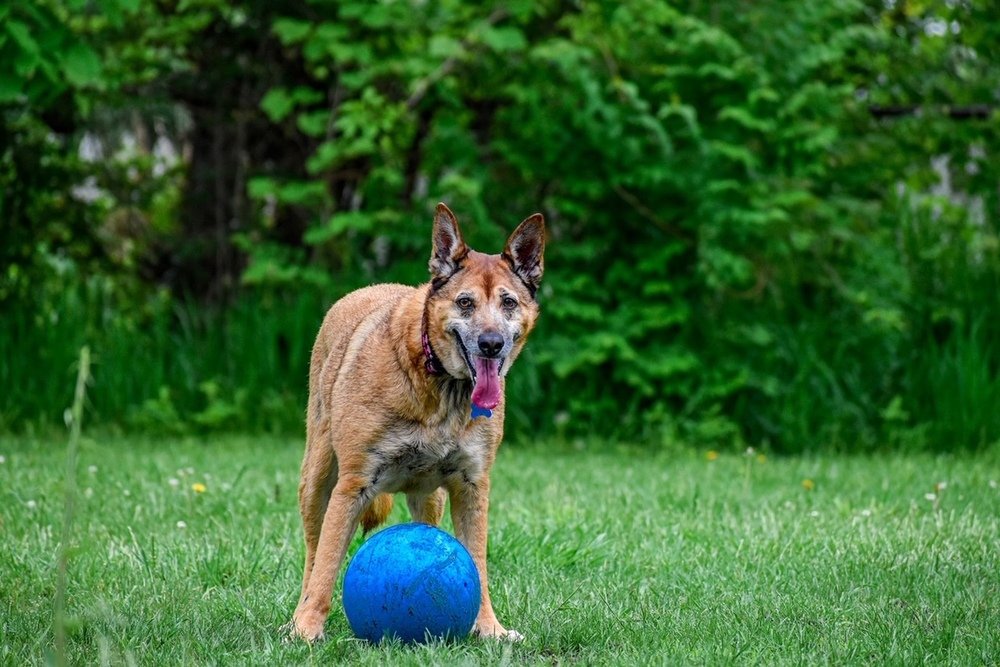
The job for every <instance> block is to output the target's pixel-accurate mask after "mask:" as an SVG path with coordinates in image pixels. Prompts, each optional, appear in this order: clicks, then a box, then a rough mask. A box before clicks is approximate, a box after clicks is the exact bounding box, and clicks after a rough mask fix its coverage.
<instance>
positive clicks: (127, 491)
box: [122, 489, 132, 496]
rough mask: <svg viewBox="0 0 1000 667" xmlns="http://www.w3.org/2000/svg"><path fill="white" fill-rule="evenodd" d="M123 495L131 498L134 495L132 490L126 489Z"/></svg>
mask: <svg viewBox="0 0 1000 667" xmlns="http://www.w3.org/2000/svg"><path fill="white" fill-rule="evenodd" d="M122 493H124V494H125V495H126V496H131V495H132V492H131V491H130V490H128V489H125V490H124V491H122Z"/></svg>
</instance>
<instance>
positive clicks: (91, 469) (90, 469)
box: [87, 466, 97, 475]
mask: <svg viewBox="0 0 1000 667" xmlns="http://www.w3.org/2000/svg"><path fill="white" fill-rule="evenodd" d="M87 472H89V473H90V474H91V475H96V474H97V466H90V467H89V468H87Z"/></svg>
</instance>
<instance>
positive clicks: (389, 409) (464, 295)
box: [290, 204, 545, 642]
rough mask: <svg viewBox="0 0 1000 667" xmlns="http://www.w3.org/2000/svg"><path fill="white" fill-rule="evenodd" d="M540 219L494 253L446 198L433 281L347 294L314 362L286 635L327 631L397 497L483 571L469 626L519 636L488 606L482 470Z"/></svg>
mask: <svg viewBox="0 0 1000 667" xmlns="http://www.w3.org/2000/svg"><path fill="white" fill-rule="evenodd" d="M544 248H545V221H544V219H543V217H542V215H541V214H538V213H536V214H534V215H532V216H530V217H528V218H527V219H525V220H524V221H523V222H522V223H521V224H520V225H519V226H518V227H517V229H516V230H515V231H514V232H513V234H511V236H510V238H509V239H508V240H507V245H506V247H505V248H504V251H503V252H502V253H501V254H499V255H486V254H483V253H479V252H476V251H474V250H472V249H470V248H469V247H468V246H467V245H466V244H465V242H464V241H463V240H462V235H461V232H460V230H459V226H458V220H456V218H455V215H454V214H453V213H452V212H451V211H450V210H449V209H448V207H447V206H445V205H444V204H438V206H437V208H436V209H435V214H434V225H433V233H432V252H431V258H430V277H431V280H430V282H429V283H426V284H424V285H421V286H419V287H408V286H404V285H399V284H381V285H372V286H370V287H365V288H362V289H359V290H357V291H354V292H351V293H350V294H348V295H347V296H345V297H343V298H342V299H340V300H339V301H337V302H336V303H335V304H334V305H333V307H331V308H330V310H329V312H328V313H327V314H326V317H325V319H324V320H323V324H322V326H321V327H320V330H319V335H318V336H317V338H316V344H315V346H314V347H313V351H312V359H311V362H310V369H309V405H308V410H307V417H306V419H307V423H306V451H305V458H304V460H303V462H302V480H301V483H300V485H299V507H300V510H301V512H302V524H303V529H304V533H305V543H306V561H305V572H304V574H303V577H302V594H301V596H300V598H299V603H298V606H297V607H296V609H295V613H294V615H293V617H292V622H291V623H290V626H291V630H292V635H293V636H298V637H300V638H303V639H305V640H307V641H310V642H311V641H317V640H321V639H322V638H323V626H324V624H325V622H326V619H327V616H328V615H329V612H330V606H331V597H332V593H333V586H334V582H335V581H336V579H337V576H338V574H339V571H340V567H341V565H342V564H343V561H344V558H345V555H346V553H347V549H348V547H349V545H350V543H351V541H352V539H353V538H354V534H355V533H356V531H357V528H358V526H359V524H360V525H361V527H362V528H363V529H364V531H365V533H367V532H368V531H370V530H372V529H373V528H375V527H376V526H378V525H379V524H381V523H383V522H384V521H385V520H386V518H387V517H388V515H389V512H390V510H391V509H392V504H393V496H392V494H394V493H405V494H406V504H407V507H408V508H409V510H410V514H411V515H412V517H413V520H414V521H419V522H423V523H427V524H430V525H433V526H436V525H438V524H439V523H440V521H441V517H442V516H443V514H444V507H445V500H446V497H447V499H449V500H450V501H451V517H452V521H453V523H454V526H455V536H456V537H457V538H458V540H459V541H460V542H461V543H462V544H463V545H464V546H465V547H466V548H467V549H468V550H469V553H470V554H471V555H472V558H473V560H474V561H475V563H476V567H477V568H478V570H479V579H480V587H481V590H482V598H481V601H480V606H479V615H478V616H477V618H476V622H475V625H474V626H473V633H474V634H476V635H479V636H481V637H492V638H498V639H512V640H517V639H521V638H522V635H521V634H520V633H518V632H517V631H516V630H507V629H505V628H504V627H503V626H502V625H501V624H500V622H499V621H498V620H497V618H496V615H495V613H494V611H493V605H492V603H491V602H490V593H489V587H488V586H487V576H486V533H487V511H488V508H489V491H490V467H491V466H492V465H493V461H494V459H495V458H496V454H497V449H498V448H499V446H500V441H501V439H502V438H503V424H504V385H505V377H506V375H507V372H508V371H509V370H510V367H511V365H512V363H513V362H514V360H515V359H516V358H517V356H518V354H519V353H520V352H521V349H522V348H523V346H524V343H525V341H526V340H527V337H528V334H529V333H530V332H531V330H532V328H533V327H534V325H535V322H536V320H537V318H538V313H539V307H538V302H537V300H536V296H537V293H538V286H539V281H540V280H541V277H542V271H543V258H542V255H543V251H544Z"/></svg>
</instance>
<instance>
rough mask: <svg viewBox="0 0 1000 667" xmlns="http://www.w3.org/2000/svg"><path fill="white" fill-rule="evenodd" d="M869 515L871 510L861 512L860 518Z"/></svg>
mask: <svg viewBox="0 0 1000 667" xmlns="http://www.w3.org/2000/svg"><path fill="white" fill-rule="evenodd" d="M871 515H872V511H871V510H861V516H871Z"/></svg>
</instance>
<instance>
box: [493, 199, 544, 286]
mask: <svg viewBox="0 0 1000 667" xmlns="http://www.w3.org/2000/svg"><path fill="white" fill-rule="evenodd" d="M544 250H545V218H543V217H542V214H541V213H536V214H534V215H533V216H531V217H529V218H527V219H526V220H525V221H524V222H522V223H521V224H520V225H518V227H517V229H515V230H514V233H513V234H511V235H510V238H509V239H508V240H507V247H506V248H505V249H504V251H503V256H504V258H505V259H506V260H507V261H508V262H510V267H511V268H512V269H513V270H514V273H516V274H517V277H518V278H520V279H521V280H522V281H523V282H524V284H525V286H526V287H527V288H528V291H529V292H531V296H532V298H534V296H535V292H536V291H537V290H538V283H539V281H541V279H542V271H543V270H544V269H545V262H544V260H543V258H542V252H543V251H544Z"/></svg>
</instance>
